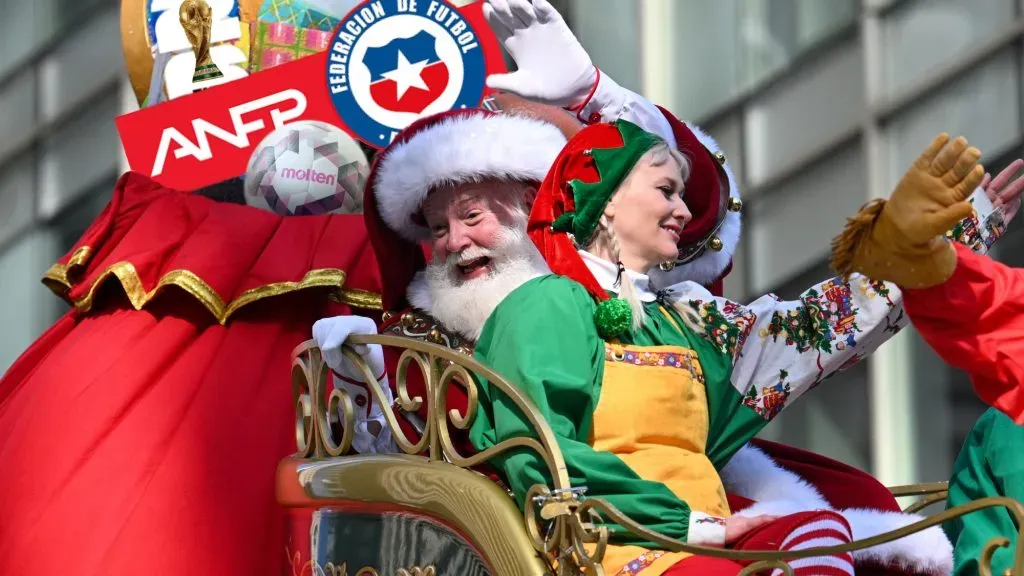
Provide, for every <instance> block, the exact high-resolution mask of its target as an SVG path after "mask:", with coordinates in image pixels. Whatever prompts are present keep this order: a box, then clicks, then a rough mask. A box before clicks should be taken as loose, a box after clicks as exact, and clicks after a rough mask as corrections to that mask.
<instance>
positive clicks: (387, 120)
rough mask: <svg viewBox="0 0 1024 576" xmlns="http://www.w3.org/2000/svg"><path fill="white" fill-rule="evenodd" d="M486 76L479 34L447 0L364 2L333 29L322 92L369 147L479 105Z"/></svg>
mask: <svg viewBox="0 0 1024 576" xmlns="http://www.w3.org/2000/svg"><path fill="white" fill-rule="evenodd" d="M486 75H487V71H486V66H485V59H484V53H483V49H482V48H481V46H480V42H479V38H478V37H477V34H476V31H474V30H473V28H472V27H471V26H470V24H469V22H468V21H467V20H466V19H465V18H464V17H463V16H462V14H460V13H459V11H458V10H456V9H455V7H453V6H452V5H451V4H449V3H448V2H445V1H444V0H368V1H367V2H364V3H362V4H360V5H359V6H357V7H356V8H354V9H353V10H352V11H351V12H349V13H348V15H347V16H346V17H345V19H344V20H342V22H341V24H339V25H338V28H337V29H336V30H335V33H334V39H333V42H332V43H331V49H330V51H329V53H328V60H327V89H328V90H330V93H331V100H332V101H333V103H334V107H335V109H336V111H337V112H338V116H339V117H341V119H342V121H343V122H344V123H345V125H347V126H348V128H349V129H350V130H351V131H352V133H353V134H354V135H355V136H356V137H357V138H359V139H360V140H362V141H364V142H366V143H367V144H369V145H370V146H374V147H377V148H381V147H384V146H387V145H388V144H389V143H390V142H391V140H392V139H393V138H394V137H395V135H396V134H397V133H398V132H399V131H400V130H402V129H403V128H405V127H406V126H408V125H409V124H411V123H413V122H414V121H416V120H417V119H419V118H422V117H424V116H429V115H432V114H437V113H439V112H444V111H446V110H451V109H455V108H472V107H475V106H477V105H478V104H479V103H480V100H481V98H482V97H483V92H484V82H485V79H486Z"/></svg>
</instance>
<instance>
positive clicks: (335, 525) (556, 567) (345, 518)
mask: <svg viewBox="0 0 1024 576" xmlns="http://www.w3.org/2000/svg"><path fill="white" fill-rule="evenodd" d="M348 343H349V344H368V343H375V344H381V345H383V346H385V347H392V348H395V349H400V350H401V351H402V354H401V358H400V361H399V369H398V374H397V395H396V396H397V402H396V406H397V407H398V408H399V409H400V410H402V411H403V412H406V413H412V412H415V411H416V410H418V409H420V408H421V406H422V404H423V403H424V402H425V403H426V405H427V414H428V416H427V418H426V421H425V422H424V423H423V426H424V431H423V434H422V437H421V438H420V440H419V442H417V443H415V444H414V443H413V442H411V441H410V440H409V439H408V438H407V437H406V435H405V434H404V433H403V431H402V429H401V428H400V427H399V425H398V420H397V417H398V416H397V415H396V414H395V413H394V412H393V411H391V410H390V409H389V408H387V407H386V406H385V416H386V418H387V422H388V425H389V426H390V428H391V431H392V433H393V435H394V438H395V440H396V442H397V444H398V446H399V448H400V449H401V450H402V451H403V452H404V454H388V455H365V456H363V455H350V456H343V454H346V453H347V452H348V451H349V448H350V446H351V443H352V439H353V435H354V431H353V429H354V419H353V415H354V412H353V410H354V409H355V406H354V405H353V402H352V399H351V398H350V397H349V396H348V395H347V394H346V393H345V392H344V391H342V390H334V389H332V387H331V386H330V385H329V383H328V382H329V379H328V374H329V370H327V369H326V368H325V366H324V363H323V360H322V358H321V354H320V351H319V349H317V348H316V346H315V344H314V343H313V342H312V341H309V342H306V343H303V344H302V345H300V346H298V347H297V348H296V349H295V351H294V352H293V357H294V358H293V365H292V387H293V400H294V402H295V407H296V442H297V445H298V452H297V453H296V454H295V455H293V456H291V457H289V458H287V459H285V460H284V461H283V462H282V463H281V465H280V466H279V468H278V477H277V494H278V501H279V502H280V503H281V504H282V505H284V506H286V507H289V508H292V509H297V510H306V511H311V514H312V517H313V520H312V529H311V530H310V532H311V535H310V538H311V548H312V558H311V559H310V560H309V561H308V562H307V566H308V567H309V572H308V573H311V574H313V575H314V576H320V575H325V576H350V575H351V576H384V575H385V574H386V575H387V576H391V575H392V574H396V575H400V576H441V575H442V574H459V575H460V576H462V575H466V576H472V575H475V574H480V575H486V574H490V575H494V576H540V575H548V574H557V575H559V576H562V575H578V574H587V575H601V574H604V571H603V569H602V567H601V558H602V555H603V553H604V548H605V546H606V544H607V542H608V533H607V529H606V528H604V527H602V526H599V525H596V524H595V523H594V522H593V520H594V519H595V518H596V517H597V515H600V516H601V517H603V518H605V519H611V520H613V521H615V522H616V523H618V524H620V525H621V526H623V527H625V528H626V529H628V530H630V531H631V532H634V533H635V534H638V535H641V536H643V537H644V538H645V539H647V540H649V541H651V542H654V543H656V544H657V545H658V546H659V547H660V548H662V549H664V550H669V551H684V552H689V553H692V554H697V555H702V556H715V557H721V558H729V559H733V560H738V561H748V562H751V563H750V564H749V565H748V566H747V567H746V568H745V569H744V570H743V572H742V573H741V574H744V575H746V574H755V573H758V572H762V571H764V570H765V569H774V568H778V569H781V570H782V571H783V573H784V574H792V570H791V569H790V567H789V566H788V565H787V564H786V561H787V560H796V559H799V558H804V557H809V556H822V555H830V554H835V553H839V552H845V551H854V550H860V549H864V548H870V547H872V546H876V545H878V544H882V543H885V542H890V541H893V540H896V539H899V538H901V537H903V536H906V535H908V534H913V533H915V532H920V531H922V530H924V529H925V528H928V527H931V526H935V525H938V524H941V523H943V522H945V521H947V520H950V519H952V518H956V517H959V516H963V515H965V514H968V513H971V512H974V511H977V510H980V509H983V508H988V507H993V506H1005V507H1007V508H1008V509H1009V510H1010V511H1011V513H1012V514H1013V515H1014V516H1015V518H1016V520H1017V525H1018V526H1024V506H1022V505H1021V504H1020V503H1019V502H1017V501H1015V500H1012V499H1009V498H985V499H982V500H976V501H974V502H970V503H968V504H964V505H962V506H958V507H956V508H953V509H949V510H946V511H943V512H941V513H939V514H935V515H933V516H930V517H927V518H926V519H924V520H922V521H920V522H917V523H914V524H912V525H910V526H906V527H904V528H902V529H900V530H894V531H892V532H887V533H885V534H881V535H879V536H876V537H873V538H869V539H864V540H858V541H855V542H852V543H850V544H846V545H843V546H835V547H827V548H815V549H812V550H803V551H800V552H786V553H784V552H741V551H734V550H723V549H718V548H707V547H702V546H692V545H688V544H685V543H683V542H681V541H678V540H675V539H672V538H669V537H666V536H664V535H662V534H659V533H657V532H653V531H651V530H648V529H646V528H644V527H643V526H640V525H639V524H637V523H636V522H634V521H632V520H631V519H630V518H628V517H627V516H625V515H624V514H622V513H621V512H620V511H618V510H616V509H615V508H614V507H612V506H611V505H609V504H608V503H607V502H605V501H603V500H602V499H600V498H587V497H581V495H580V493H579V491H578V490H576V491H574V490H573V488H574V487H573V486H571V484H570V481H569V476H568V473H567V471H566V467H565V462H564V460H563V457H562V453H561V450H560V449H559V447H558V444H557V443H556V442H555V436H554V433H553V432H552V431H551V428H550V427H549V426H548V424H547V422H545V421H544V419H543V418H542V417H541V416H540V414H539V413H538V411H537V410H536V409H535V408H534V406H533V404H532V403H531V401H530V400H529V399H528V398H527V397H526V396H524V395H523V394H522V393H520V392H519V391H518V389H517V388H516V387H514V386H513V385H511V384H510V383H509V382H508V381H507V380H505V379H504V378H502V377H501V376H500V375H499V374H496V373H495V372H493V371H492V370H490V369H488V368H487V367H485V366H483V365H482V364H480V363H479V362H477V361H475V360H474V359H473V358H472V357H470V356H467V355H465V354H461V353H459V352H456V351H454V350H451V349H450V348H447V347H444V346H439V345H437V344H433V343H431V342H428V341H422V340H415V339H411V338H404V337H400V336H389V335H375V336H351V337H350V338H349V342H348ZM344 353H345V355H346V356H347V357H348V358H349V359H351V360H352V361H353V362H354V363H355V364H356V365H357V366H359V367H360V369H361V370H362V371H363V373H364V374H365V375H366V381H367V382H370V383H371V384H370V387H371V393H372V395H373V397H374V398H376V399H377V400H376V401H378V402H380V399H381V398H382V397H383V394H382V390H381V389H380V388H379V386H378V385H377V384H376V381H375V379H374V378H373V375H372V374H371V373H370V370H369V369H368V368H367V366H366V364H365V363H364V362H363V361H362V359H361V358H360V357H359V356H358V355H357V354H356V353H355V352H353V351H352V350H351V349H350V348H348V346H346V347H345V351H344ZM410 369H414V370H418V371H420V373H421V374H422V376H423V379H424V383H425V385H426V388H425V389H426V391H427V396H428V398H421V397H413V398H410V397H409V392H408V389H407V386H406V380H407V376H408V374H409V370H410ZM471 374H477V375H479V376H481V377H483V378H485V379H487V380H488V381H489V382H491V383H492V384H493V385H494V386H496V387H498V388H499V389H501V390H502V391H503V392H504V393H505V394H507V395H508V397H509V398H510V399H512V401H513V402H515V403H516V405H517V406H518V407H519V408H520V409H521V410H522V412H523V414H525V415H526V416H527V418H528V419H529V420H530V422H531V424H532V425H533V429H534V431H535V437H533V438H529V437H524V438H516V439H512V440H508V441H505V442H503V443H501V444H499V445H498V446H495V447H493V448H491V449H489V450H487V451H485V452H482V453H479V454H474V455H471V456H463V455H462V454H459V453H458V451H457V449H456V447H455V446H454V444H453V442H452V438H451V432H450V431H451V429H452V428H455V429H459V430H466V429H468V427H469V425H470V423H471V422H472V419H473V417H474V415H475V413H476V408H477V392H476V387H475V382H474V379H473V378H472V377H471ZM452 385H456V386H462V387H464V388H465V389H466V392H467V394H468V398H469V405H468V409H467V411H466V414H464V415H463V414H460V413H459V412H458V411H457V410H450V411H449V410H447V408H446V406H445V402H446V400H445V399H446V391H447V389H448V387H449V386H452ZM382 404H386V403H382ZM339 413H340V414H341V415H342V416H339ZM515 447H520V448H527V449H530V450H535V451H536V452H537V453H539V454H540V455H542V457H543V458H544V461H545V462H546V463H547V466H548V469H549V471H550V475H551V478H552V479H553V485H552V486H540V485H537V486H534V487H533V488H532V489H531V491H530V494H529V497H528V498H527V500H526V508H525V510H524V511H522V512H521V511H520V510H519V509H518V507H517V506H516V504H515V502H514V501H513V499H512V498H511V496H510V494H509V493H508V492H507V491H506V490H505V489H504V488H502V487H501V486H500V485H499V484H498V483H497V482H496V481H494V480H492V479H491V478H489V477H487V476H485V475H484V474H482V473H480V472H478V471H476V470H474V468H478V467H479V466H480V465H481V464H484V463H486V461H488V460H489V459H490V458H492V457H493V456H495V455H496V454H498V453H501V452H504V451H506V450H509V449H511V448H515ZM892 492H893V494H894V495H896V496H900V497H905V496H919V497H921V499H920V500H918V501H916V502H915V503H914V504H912V505H911V506H909V507H908V508H907V509H906V511H908V512H914V511H918V510H921V509H923V508H925V507H927V506H928V505H930V504H933V503H936V502H940V501H943V500H944V499H945V497H946V483H944V482H942V483H933V484H919V485H912V486H900V487H896V488H892ZM1022 531H1024V530H1022ZM1008 545H1009V541H1008V540H1007V539H1005V538H994V539H992V540H991V541H990V542H988V544H987V545H986V547H985V550H984V552H983V553H982V556H981V558H979V559H978V561H979V573H980V574H981V575H982V576H988V575H990V574H991V568H990V565H991V558H992V554H993V553H994V552H995V551H996V550H997V549H998V548H1000V547H1005V546H1008ZM360 554H362V559H360V558H359V557H358V556H359V555H360ZM389 561H391V564H390V565H386V564H388V562H389ZM382 563H383V565H382ZM375 564H376V565H375ZM1006 574H1013V575H1017V576H1024V534H1020V535H1018V540H1017V547H1016V549H1015V551H1014V568H1012V569H1010V570H1008V571H1007V572H1006Z"/></svg>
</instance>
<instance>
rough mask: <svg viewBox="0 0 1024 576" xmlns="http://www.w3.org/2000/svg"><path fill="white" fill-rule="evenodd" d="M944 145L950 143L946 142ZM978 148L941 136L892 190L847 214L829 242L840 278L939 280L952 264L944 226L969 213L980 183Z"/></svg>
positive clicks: (923, 283)
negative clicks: (855, 274)
mask: <svg viewBox="0 0 1024 576" xmlns="http://www.w3.org/2000/svg"><path fill="white" fill-rule="evenodd" d="M947 144H948V146H947ZM980 158H981V151H979V150H978V149H977V148H974V147H968V145H967V140H966V139H965V138H964V137H963V136H961V137H959V138H957V139H956V140H953V141H952V142H950V141H949V135H948V134H945V133H943V134H940V135H939V136H938V137H937V138H936V139H935V140H934V141H932V143H931V144H930V145H929V146H928V148H926V149H925V151H924V152H923V153H922V154H921V156H920V157H918V159H917V160H915V161H914V163H913V164H912V165H911V166H910V169H909V170H907V172H906V174H904V175H903V178H902V179H901V180H900V182H899V184H897V185H896V188H895V189H894V190H893V192H892V196H891V197H890V198H889V200H888V201H885V200H875V201H873V202H871V203H869V204H868V205H866V206H865V207H864V208H861V210H860V212H859V213H857V215H856V216H854V217H853V218H851V219H850V220H849V221H848V222H847V225H846V228H845V229H844V230H843V233H842V234H840V235H839V236H837V237H836V238H835V239H834V240H833V241H832V265H833V267H834V268H835V269H836V271H837V272H838V273H839V274H840V275H842V276H843V277H844V278H845V277H848V276H849V275H850V274H851V273H853V272H860V273H861V274H864V275H865V276H867V277H868V278H871V279H872V280H887V281H889V282H893V283H895V284H896V285H898V286H901V287H903V288H927V287H929V286H935V285H937V284H942V283H943V282H945V281H946V280H948V279H949V277H950V276H952V275H953V270H954V269H955V268H956V250H954V248H953V246H952V245H951V244H950V243H949V242H948V241H947V240H946V239H945V238H944V235H945V232H946V230H948V229H949V228H952V227H953V225H955V224H956V223H958V222H959V221H960V220H962V219H964V218H966V217H967V216H969V215H970V214H971V212H972V211H973V208H972V206H971V204H970V202H967V198H968V197H969V196H970V195H971V193H972V192H974V190H975V189H976V188H977V187H978V185H980V184H981V181H982V179H983V178H984V176H985V168H984V167H983V166H981V164H978V160H979V159H980Z"/></svg>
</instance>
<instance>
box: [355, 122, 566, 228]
mask: <svg viewBox="0 0 1024 576" xmlns="http://www.w3.org/2000/svg"><path fill="white" fill-rule="evenodd" d="M565 144H566V138H565V135H563V134H562V131H561V130H559V129H558V128H557V127H556V126H555V125H553V124H550V123H548V122H544V121H542V120H535V119H532V118H526V117H523V116H516V115H512V114H495V115H491V114H484V113H481V114H479V115H473V116H452V117H450V118H446V119H444V120H441V121H440V122H438V123H436V124H433V125H430V126H427V127H425V128H423V129H422V130H420V131H418V132H417V133H416V134H414V135H413V136H412V137H411V138H410V139H409V140H408V141H406V142H404V143H401V144H398V145H396V146H394V147H393V148H392V149H391V150H389V151H388V152H387V153H386V155H385V156H384V157H383V158H381V159H380V161H379V163H378V165H377V174H376V180H375V184H374V194H375V196H376V198H377V206H378V209H379V211H380V215H381V217H382V218H383V219H384V222H385V223H386V224H387V225H388V226H389V227H390V228H391V229H393V230H394V231H396V232H397V233H398V234H400V235H401V236H402V237H403V238H405V239H407V240H410V241H413V242H419V241H422V240H424V239H426V238H427V236H428V233H429V231H428V230H427V229H426V228H424V227H423V226H421V225H419V224H417V223H416V222H415V221H414V220H413V216H414V215H415V214H417V213H418V212H419V211H420V204H421V203H422V202H423V200H424V199H425V198H426V197H427V194H428V193H429V192H430V191H431V190H432V189H433V188H435V187H436V186H438V185H441V184H459V183H462V182H476V181H480V180H482V179H484V178H497V179H501V180H526V181H534V182H541V181H543V180H544V177H545V176H546V175H547V173H548V170H549V169H550V168H551V166H552V164H554V162H555V159H556V158H558V154H559V153H560V152H561V151H562V148H563V147H564V146H565Z"/></svg>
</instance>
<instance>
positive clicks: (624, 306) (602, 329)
mask: <svg viewBox="0 0 1024 576" xmlns="http://www.w3.org/2000/svg"><path fill="white" fill-rule="evenodd" d="M594 324H597V333H598V334H599V335H600V336H601V338H604V339H605V340H610V339H612V338H618V337H619V336H622V335H623V334H625V333H626V332H628V331H629V329H630V327H631V326H632V325H633V310H632V309H631V308H630V307H629V302H626V301H625V300H623V299H622V298H611V299H609V300H605V301H604V302H601V303H600V304H598V305H597V310H596V311H595V312H594Z"/></svg>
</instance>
